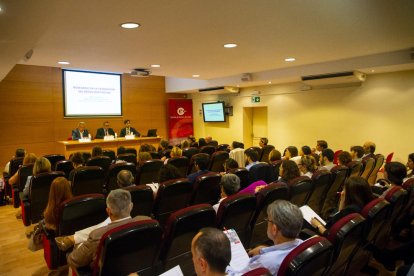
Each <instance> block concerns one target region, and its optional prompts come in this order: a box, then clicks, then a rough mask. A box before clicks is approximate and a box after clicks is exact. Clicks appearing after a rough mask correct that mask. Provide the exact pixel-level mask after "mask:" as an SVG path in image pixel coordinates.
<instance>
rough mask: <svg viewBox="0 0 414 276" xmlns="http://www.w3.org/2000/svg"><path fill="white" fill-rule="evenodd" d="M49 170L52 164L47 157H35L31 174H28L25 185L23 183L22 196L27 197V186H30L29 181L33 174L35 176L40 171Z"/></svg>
mask: <svg viewBox="0 0 414 276" xmlns="http://www.w3.org/2000/svg"><path fill="white" fill-rule="evenodd" d="M51 171H52V166H51V165H50V162H49V160H48V159H47V158H45V157H40V158H38V159H36V161H35V163H34V166H33V175H30V176H29V177H28V178H27V181H26V185H24V189H23V196H24V197H27V196H28V195H29V186H30V182H31V180H32V177H33V176H36V175H38V174H40V173H44V172H51Z"/></svg>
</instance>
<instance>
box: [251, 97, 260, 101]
mask: <svg viewBox="0 0 414 276" xmlns="http://www.w3.org/2000/svg"><path fill="white" fill-rule="evenodd" d="M252 103H260V97H259V96H252Z"/></svg>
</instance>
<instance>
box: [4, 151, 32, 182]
mask: <svg viewBox="0 0 414 276" xmlns="http://www.w3.org/2000/svg"><path fill="white" fill-rule="evenodd" d="M36 159H37V156H36V155H35V154H34V153H28V154H26V156H25V157H24V159H23V165H24V166H27V165H29V164H34V162H36ZM19 171H20V168H19V169H18V170H17V172H16V173H15V174H14V175H13V176H12V177H10V179H9V184H10V185H15V184H17V183H18V182H19Z"/></svg>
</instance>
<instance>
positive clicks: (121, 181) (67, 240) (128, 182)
mask: <svg viewBox="0 0 414 276" xmlns="http://www.w3.org/2000/svg"><path fill="white" fill-rule="evenodd" d="M116 180H117V184H118V187H119V188H126V187H130V186H135V182H134V181H135V179H134V176H133V175H132V173H131V172H130V171H128V170H122V171H120V172H119V173H118V174H117V179H116ZM69 186H70V185H69ZM62 202H63V201H62ZM110 222H111V219H110V218H109V217H108V218H107V219H106V220H104V221H103V222H101V223H99V224H96V225H93V226H91V227H88V228H85V229H82V230H79V231H76V232H75V234H74V235H70V236H61V237H56V238H55V241H56V245H57V246H58V248H59V249H60V250H62V251H66V250H68V249H69V248H71V247H72V246H73V245H75V244H80V243H82V242H85V241H86V240H87V239H88V237H89V234H90V233H91V232H92V231H93V230H95V229H98V228H101V227H104V226H107V225H108V224H109V223H110Z"/></svg>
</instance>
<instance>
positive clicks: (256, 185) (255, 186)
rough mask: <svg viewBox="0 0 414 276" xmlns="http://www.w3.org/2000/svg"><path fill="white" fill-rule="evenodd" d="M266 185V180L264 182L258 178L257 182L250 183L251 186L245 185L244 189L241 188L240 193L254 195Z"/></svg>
mask: <svg viewBox="0 0 414 276" xmlns="http://www.w3.org/2000/svg"><path fill="white" fill-rule="evenodd" d="M266 186H267V183H266V182H264V181H263V180H257V181H255V182H253V183H251V184H249V186H247V187H245V188H244V189H242V190H240V191H239V194H252V195H254V194H256V193H257V192H258V191H260V190H261V189H263V188H264V187H266Z"/></svg>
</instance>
